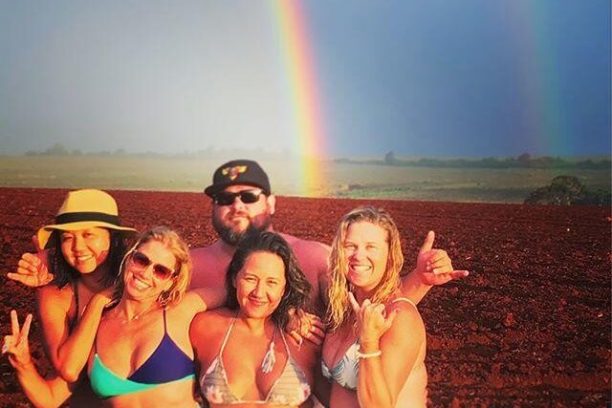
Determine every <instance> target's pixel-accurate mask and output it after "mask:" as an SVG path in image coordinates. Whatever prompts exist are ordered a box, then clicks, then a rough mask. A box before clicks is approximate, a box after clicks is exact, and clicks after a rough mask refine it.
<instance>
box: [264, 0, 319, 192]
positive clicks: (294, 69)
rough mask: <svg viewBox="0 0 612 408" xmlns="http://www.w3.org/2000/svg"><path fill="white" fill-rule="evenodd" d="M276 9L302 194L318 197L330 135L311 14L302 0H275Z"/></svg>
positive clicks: (273, 4) (273, 6) (274, 7)
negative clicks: (310, 29)
mask: <svg viewBox="0 0 612 408" xmlns="http://www.w3.org/2000/svg"><path fill="white" fill-rule="evenodd" d="M272 8H273V11H274V16H275V18H276V21H277V24H278V27H279V30H280V33H279V34H280V38H281V48H282V54H283V62H284V64H285V72H287V73H288V79H289V84H290V86H289V87H290V89H291V99H292V104H293V107H294V109H293V112H294V123H295V124H296V134H297V143H298V149H299V152H300V154H301V159H300V160H299V163H298V164H297V167H298V168H297V173H298V174H299V176H298V177H299V180H300V188H299V193H300V194H301V195H304V196H315V195H317V193H319V194H320V193H321V191H322V189H323V185H322V180H323V178H322V176H321V167H322V166H321V161H320V159H322V158H324V156H325V152H326V149H325V141H326V137H325V127H324V121H323V117H322V111H323V109H322V106H321V100H320V98H319V93H318V82H317V75H316V71H315V63H314V59H313V52H312V48H311V44H310V42H309V38H310V37H309V35H308V21H307V16H306V14H305V13H304V10H303V8H302V3H301V2H300V1H292V0H273V1H272Z"/></svg>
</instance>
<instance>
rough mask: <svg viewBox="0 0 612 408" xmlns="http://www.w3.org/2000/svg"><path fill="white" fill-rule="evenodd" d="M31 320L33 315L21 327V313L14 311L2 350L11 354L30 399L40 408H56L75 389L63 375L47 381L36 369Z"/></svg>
mask: <svg viewBox="0 0 612 408" xmlns="http://www.w3.org/2000/svg"><path fill="white" fill-rule="evenodd" d="M31 323H32V315H31V314H29V315H28V316H27V317H26V319H25V321H24V323H23V327H22V328H21V329H20V327H19V320H18V318H17V312H16V311H15V310H12V311H11V334H10V335H8V336H5V337H4V344H3V346H2V352H3V354H4V353H8V359H9V362H10V363H11V365H12V366H13V367H14V368H15V372H16V374H17V380H18V381H19V384H20V385H21V388H22V389H23V391H24V394H25V396H26V397H27V398H28V399H29V400H30V402H31V403H32V404H33V405H34V406H35V407H38V408H56V407H59V406H60V405H61V404H62V403H63V402H64V401H66V399H67V398H68V397H69V396H70V395H71V394H72V391H71V390H70V386H69V384H68V383H67V382H66V381H64V379H62V378H61V377H55V378H52V379H49V380H46V379H45V378H43V377H42V376H41V375H40V373H39V372H38V370H37V369H36V366H35V365H34V362H33V361H32V356H31V355H30V345H29V341H28V334H29V332H30V324H31Z"/></svg>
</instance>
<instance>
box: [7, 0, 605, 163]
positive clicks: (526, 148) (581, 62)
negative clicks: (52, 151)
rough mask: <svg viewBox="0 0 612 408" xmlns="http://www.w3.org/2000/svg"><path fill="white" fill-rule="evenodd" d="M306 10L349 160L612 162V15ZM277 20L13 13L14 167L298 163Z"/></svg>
mask: <svg viewBox="0 0 612 408" xmlns="http://www.w3.org/2000/svg"><path fill="white" fill-rule="evenodd" d="M303 5H304V10H305V13H306V15H307V21H308V25H309V33H310V35H309V38H310V41H311V47H312V50H313V53H314V56H315V58H314V61H315V69H316V72H317V75H318V92H319V95H320V103H321V109H322V113H323V117H324V118H325V122H324V123H325V127H324V129H325V132H326V139H327V142H326V143H327V147H326V149H327V150H328V153H329V155H330V156H332V157H340V156H352V155H359V156H365V155H381V154H384V153H385V152H387V151H390V150H393V151H394V152H395V153H396V154H399V155H410V156H516V155H518V154H521V153H523V152H529V153H531V154H534V155H593V154H597V155H601V154H603V155H610V148H611V147H610V112H611V103H610V100H611V96H610V93H611V91H610V88H611V84H610V41H611V40H610V37H611V32H610V2H609V1H608V0H583V1H575V0H537V1H531V0H461V1H445V0H444V1H443V0H428V1H425V0H415V1H376V2H373V1H365V0H363V1H361V0H357V1H351V2H346V1H340V0H326V1H323V0H315V1H312V0H311V1H308V2H304V3H303ZM272 10H273V7H272V5H271V4H270V3H267V2H263V1H262V2H254V1H248V0H243V1H237V0H232V1H215V2H213V1H176V2H170V1H129V2H125V1H113V0H111V1H105V2H98V3H94V2H87V1H54V2H42V1H30V0H24V1H10V0H0V55H1V58H2V63H1V64H0V142H1V143H0V153H22V152H25V151H27V150H32V149H34V150H44V149H45V148H47V147H49V146H50V145H52V144H53V143H62V144H64V145H65V146H66V147H68V148H71V149H80V150H82V151H97V150H111V151H112V150H116V149H125V150H127V151H136V152H141V151H158V152H168V153H177V152H183V151H195V150H202V149H206V148H208V147H215V148H219V149H227V148H263V149H266V150H271V151H286V150H289V151H295V150H296V148H297V147H296V146H297V142H296V138H297V135H296V131H295V124H294V123H293V119H292V118H293V116H292V113H293V112H292V101H291V97H290V92H289V91H290V90H288V89H287V84H288V77H287V72H286V69H285V65H284V61H283V55H282V52H281V51H280V46H279V40H280V39H279V29H278V27H277V24H276V22H275V20H274V17H273V12H272Z"/></svg>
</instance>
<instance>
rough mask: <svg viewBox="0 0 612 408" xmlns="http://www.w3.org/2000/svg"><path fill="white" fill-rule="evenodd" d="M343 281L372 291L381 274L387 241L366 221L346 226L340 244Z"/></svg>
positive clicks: (376, 228)
mask: <svg viewBox="0 0 612 408" xmlns="http://www.w3.org/2000/svg"><path fill="white" fill-rule="evenodd" d="M343 248H344V254H345V256H346V263H347V266H348V269H347V272H346V274H347V280H348V281H349V282H351V283H352V284H353V286H354V287H355V288H356V289H359V290H360V291H362V292H364V293H365V294H367V293H369V292H371V291H373V290H374V289H375V288H376V287H377V286H378V284H379V283H380V281H381V280H382V279H383V276H384V275H385V271H386V269H387V258H388V255H389V244H388V243H387V232H386V231H385V230H384V229H383V228H382V227H380V226H378V225H376V224H372V223H370V222H366V221H360V222H355V223H352V224H350V225H349V227H348V230H347V233H346V238H345V240H344V243H343Z"/></svg>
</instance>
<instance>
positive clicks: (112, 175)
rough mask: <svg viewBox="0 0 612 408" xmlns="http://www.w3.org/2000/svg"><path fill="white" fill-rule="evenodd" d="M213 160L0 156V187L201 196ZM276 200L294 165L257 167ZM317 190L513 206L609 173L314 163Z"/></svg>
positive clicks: (289, 184) (598, 185)
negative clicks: (556, 185)
mask: <svg viewBox="0 0 612 408" xmlns="http://www.w3.org/2000/svg"><path fill="white" fill-rule="evenodd" d="M232 158H234V157H218V158H215V159H201V158H171V157H164V156H159V157H137V156H88V155H80V156H0V187H35V188H41V187H45V188H83V187H95V188H102V189H120V190H121V189H123V190H157V191H202V189H203V188H204V187H205V186H207V185H208V184H210V182H211V179H212V173H213V171H214V170H215V168H216V167H217V166H219V165H220V164H221V163H223V162H224V161H226V160H229V159H232ZM259 162H260V163H261V164H262V166H263V167H264V168H265V169H266V170H267V172H268V174H269V176H270V180H271V183H272V188H273V190H274V192H275V193H276V194H279V195H288V196H296V195H302V194H301V188H300V186H301V177H300V175H299V168H297V166H296V160H291V159H284V160H283V159H262V160H259ZM319 168H320V169H321V172H322V174H323V177H322V179H323V180H324V184H321V185H319V186H317V187H316V189H315V190H314V192H313V193H312V194H310V195H312V196H325V197H348V198H385V199H389V198H392V199H411V200H433V201H459V202H506V203H521V202H523V200H524V199H525V197H526V196H527V195H528V194H529V192H531V191H533V190H535V189H536V188H538V187H542V186H545V185H548V184H549V183H550V181H551V179H552V178H553V177H555V176H558V175H571V176H576V177H578V178H579V179H580V181H581V182H582V183H583V184H584V185H585V186H586V187H587V188H589V189H603V190H607V191H609V190H610V182H611V181H610V169H605V170H583V169H571V170H570V169H517V168H514V169H483V168H461V169H457V168H427V167H399V166H398V167H396V166H383V165H366V164H361V165H357V164H348V163H336V162H321V163H320V166H319Z"/></svg>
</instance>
